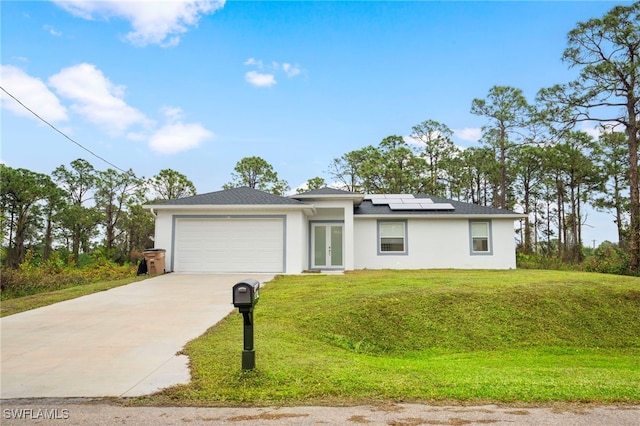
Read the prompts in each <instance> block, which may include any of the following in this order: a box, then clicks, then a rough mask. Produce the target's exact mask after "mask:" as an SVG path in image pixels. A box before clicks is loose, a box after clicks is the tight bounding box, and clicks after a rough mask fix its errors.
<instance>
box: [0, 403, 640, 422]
mask: <svg viewBox="0 0 640 426" xmlns="http://www.w3.org/2000/svg"><path fill="white" fill-rule="evenodd" d="M1 407H2V417H1V418H0V423H2V424H3V425H11V424H30V425H32V424H33V425H37V424H47V425H49V424H59V425H65V426H66V425H113V424H123V425H176V424H189V425H211V424H215V425H235V426H241V425H274V426H276V425H296V426H297V425H327V424H328V425H338V424H340V425H390V426H417V425H451V426H459V425H480V424H492V425H523V426H528V425H531V426H534V425H535V426H541V425H563V426H567V425H576V426H596V425H597V426H600V425H617V426H638V425H640V405H604V406H599V405H591V404H589V405H586V404H557V405H548V406H526V405H478V406H466V405H425V404H387V405H361V406H353V407H342V406H341V407H323V406H297V407H147V406H143V407H140V406H135V407H129V406H123V404H122V403H121V402H120V401H119V400H101V399H78V398H76V399H13V400H2V401H1Z"/></svg>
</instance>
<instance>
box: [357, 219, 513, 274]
mask: <svg viewBox="0 0 640 426" xmlns="http://www.w3.org/2000/svg"><path fill="white" fill-rule="evenodd" d="M378 219H383V220H395V219H396V218H393V217H384V218H361V217H356V220H355V235H354V236H355V269H439V268H443V269H449V268H456V269H511V268H515V267H516V257H515V242H514V221H513V219H502V220H500V219H486V220H490V221H491V224H492V225H491V234H492V235H491V237H492V238H491V244H492V248H493V251H492V254H474V255H472V254H470V235H469V233H470V231H469V219H467V218H460V219H435V218H427V219H416V218H402V219H398V220H400V221H404V220H406V221H407V222H406V223H407V229H408V232H407V248H408V253H407V254H378V241H377V239H378V228H377V227H378ZM474 220H485V219H474Z"/></svg>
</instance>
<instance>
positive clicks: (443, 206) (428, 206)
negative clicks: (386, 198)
mask: <svg viewBox="0 0 640 426" xmlns="http://www.w3.org/2000/svg"><path fill="white" fill-rule="evenodd" d="M389 208H390V209H391V210H455V208H454V207H453V206H452V205H451V204H449V203H424V204H404V203H390V204H389Z"/></svg>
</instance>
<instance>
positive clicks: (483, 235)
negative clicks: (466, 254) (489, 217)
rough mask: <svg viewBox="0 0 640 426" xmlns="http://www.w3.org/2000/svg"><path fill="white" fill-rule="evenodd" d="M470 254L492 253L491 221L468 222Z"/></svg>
mask: <svg viewBox="0 0 640 426" xmlns="http://www.w3.org/2000/svg"><path fill="white" fill-rule="evenodd" d="M469 230H470V234H471V254H492V247H491V222H489V221H482V222H469Z"/></svg>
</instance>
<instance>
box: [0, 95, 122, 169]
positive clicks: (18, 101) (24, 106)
mask: <svg viewBox="0 0 640 426" xmlns="http://www.w3.org/2000/svg"><path fill="white" fill-rule="evenodd" d="M0 89H2V91H3V92H4V93H6V94H7V95H9V96H10V97H11V98H12V99H13V100H14V101H16V102H17V103H19V104H20V105H21V106H22V107H23V108H24V109H26V110H27V111H29V112H30V113H31V114H33V115H35V116H36V117H38V119H39V120H40V121H42V122H43V123H45V124H46V125H47V126H49V127H51V128H52V129H53V130H55V131H56V132H58V133H60V134H61V135H62V136H64V137H65V138H66V139H68V140H70V141H71V142H73V143H74V144H76V145H78V146H79V147H80V148H82V149H84V150H85V151H87V152H88V153H89V154H91V155H93V156H94V157H96V158H98V159H100V160H102V161H104V162H105V163H107V164H109V165H110V166H113V167H115V168H116V169H118V170H120V171H121V172H123V173H128V172H127V171H126V170H123V169H121V168H120V167H118V166H116V165H115V164H113V163H112V162H110V161H108V160H106V159H104V158H102V157H101V156H99V155H98V154H96V153H95V152H93V151H91V150H90V149H89V148H85V147H84V146H83V145H82V144H80V143H79V142H76V141H74V140H73V139H71V138H70V137H69V136H67V135H66V134H65V133H64V132H63V131H61V130H58V128H56V126H54V125H53V124H51V123H49V122H48V121H47V120H45V119H44V118H42V117H40V116H39V115H38V114H37V113H35V112H34V111H33V110H32V109H31V108H29V107H28V106H26V105H25V104H23V103H22V102H20V100H19V99H18V98H16V97H15V96H13V95H12V94H11V93H9V92H7V90H6V89H5V88H4V87H2V86H0Z"/></svg>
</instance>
